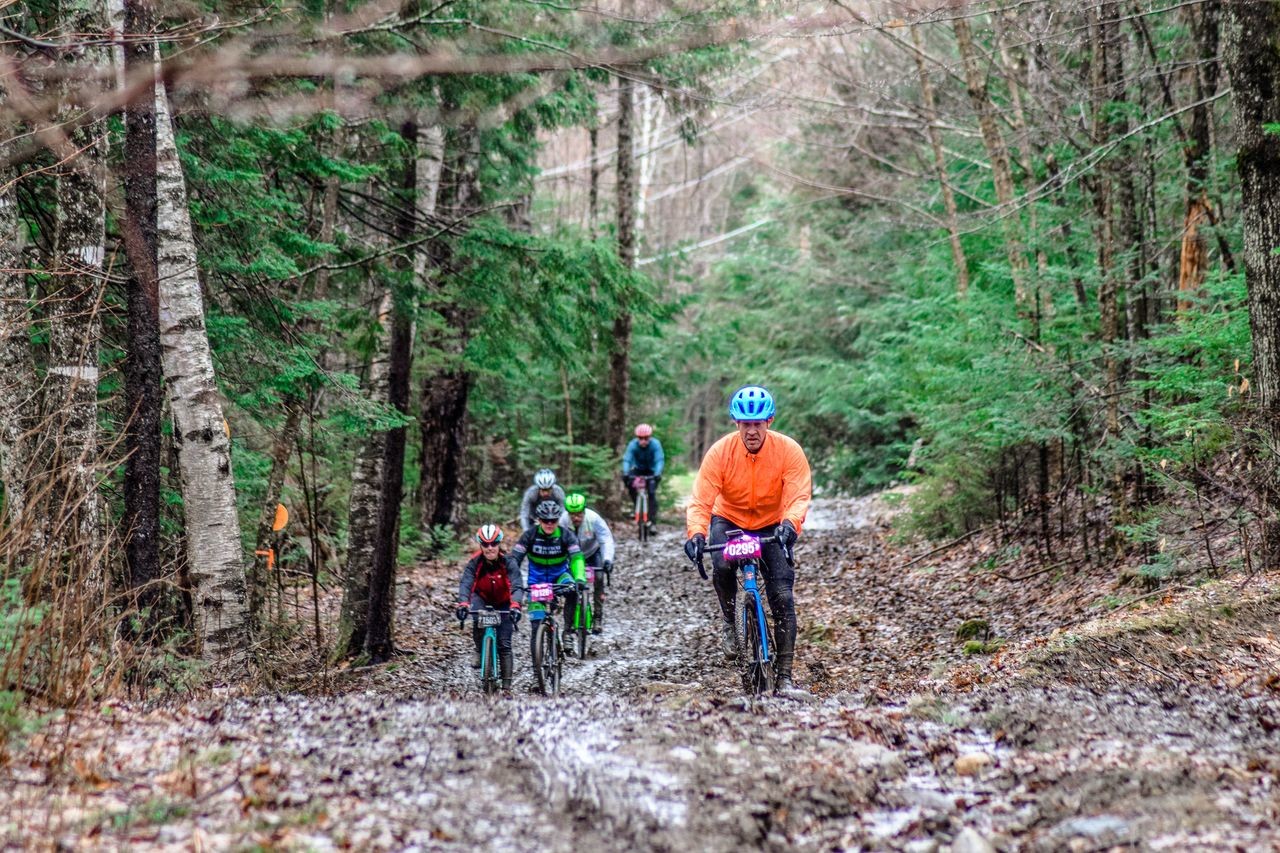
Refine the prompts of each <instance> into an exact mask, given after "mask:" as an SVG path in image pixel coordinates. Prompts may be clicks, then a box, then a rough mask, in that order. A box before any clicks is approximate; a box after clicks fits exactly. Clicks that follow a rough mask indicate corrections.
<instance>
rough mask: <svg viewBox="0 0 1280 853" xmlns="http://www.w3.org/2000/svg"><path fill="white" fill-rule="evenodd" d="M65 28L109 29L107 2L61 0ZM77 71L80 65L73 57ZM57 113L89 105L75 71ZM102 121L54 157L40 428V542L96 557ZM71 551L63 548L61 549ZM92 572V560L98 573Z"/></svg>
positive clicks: (102, 54)
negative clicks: (46, 452) (51, 286)
mask: <svg viewBox="0 0 1280 853" xmlns="http://www.w3.org/2000/svg"><path fill="white" fill-rule="evenodd" d="M61 12H62V14H61V30H62V33H63V34H64V35H65V36H66V37H67V38H74V37H75V35H76V34H79V33H87V32H101V31H103V30H105V29H106V9H105V7H104V6H103V5H102V3H101V2H99V0H76V2H64V3H63V4H62V10H61ZM110 58H111V54H110V52H109V51H108V50H107V49H106V48H105V47H90V48H86V49H85V51H84V54H83V56H82V57H78V59H80V60H81V61H82V62H84V63H87V64H88V65H90V66H92V68H93V69H94V70H95V71H99V72H102V71H105V70H106V68H107V65H108V63H109V62H110ZM73 67H75V68H76V69H77V70H78V71H82V72H83V71H84V70H85V69H84V66H83V65H82V64H79V63H77V64H76V65H75V66H73ZM61 88H62V91H61V92H60V96H61V97H60V103H59V109H58V117H57V121H58V122H59V123H64V122H67V121H70V120H72V119H74V118H78V117H80V116H81V115H83V114H84V113H85V112H86V111H87V110H89V109H90V108H91V107H92V104H91V103H90V102H91V101H93V100H94V97H93V94H92V90H89V91H86V90H85V89H84V88H83V86H82V84H81V82H80V80H79V79H78V78H77V77H73V78H71V80H70V81H68V82H67V83H66V84H64V85H63V86H62V87H61ZM105 134H106V123H105V122H93V123H90V124H88V125H86V126H84V127H81V128H77V129H75V130H73V131H71V132H70V133H69V140H70V144H71V146H72V147H73V148H74V149H75V150H76V151H77V152H79V153H78V155H77V156H75V157H74V158H73V159H69V160H64V161H63V162H62V163H60V164H59V166H58V167H57V171H56V173H55V175H56V186H57V189H56V198H57V209H56V212H55V215H54V224H55V232H54V247H55V248H54V261H53V264H54V269H55V270H56V271H57V275H56V279H55V280H56V281H57V283H58V286H57V288H56V289H55V290H54V292H53V296H52V298H51V299H50V304H51V308H50V315H49V367H48V370H47V371H46V376H45V392H44V404H45V409H46V418H47V420H46V421H45V423H44V425H43V427H42V428H43V429H44V430H46V432H47V433H48V435H49V437H50V438H51V439H52V441H51V443H50V445H48V446H49V447H51V449H52V454H51V458H49V460H48V471H49V474H50V481H49V492H48V504H47V505H46V506H45V507H44V508H43V509H42V513H41V514H42V515H43V517H44V518H45V519H47V526H48V536H49V541H48V542H46V547H51V548H54V549H55V550H56V551H62V552H65V551H66V550H67V549H71V548H74V549H76V550H79V551H80V557H79V559H78V560H77V562H78V563H81V564H83V565H96V564H99V563H100V554H99V551H100V543H101V528H100V523H99V518H98V498H97V482H96V481H97V476H96V473H95V469H96V465H97V458H98V447H97V436H98V428H97V424H98V341H99V338H100V337H101V321H100V319H99V310H100V308H101V306H102V290H103V288H102V284H103V275H102V265H103V258H104V254H105V252H104V245H103V244H104V240H105V234H104V216H105V213H104V211H105V208H104V196H105V193H106V172H105V166H106V136H105ZM67 556H69V554H68V555H67ZM97 574H98V572H97V571H96V570H95V572H94V575H95V576H96V575H97Z"/></svg>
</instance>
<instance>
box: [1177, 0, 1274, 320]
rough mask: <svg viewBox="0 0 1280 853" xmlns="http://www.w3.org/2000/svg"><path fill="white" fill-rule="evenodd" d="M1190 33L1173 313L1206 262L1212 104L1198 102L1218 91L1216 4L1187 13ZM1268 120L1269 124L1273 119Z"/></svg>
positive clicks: (1208, 1)
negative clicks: (1193, 56)
mask: <svg viewBox="0 0 1280 853" xmlns="http://www.w3.org/2000/svg"><path fill="white" fill-rule="evenodd" d="M1188 14H1189V15H1190V16H1191V17H1192V32H1193V33H1194V34H1195V39H1196V44H1197V45H1198V46H1199V51H1198V53H1199V59H1200V62H1199V63H1198V64H1197V66H1196V69H1195V75H1194V78H1193V79H1194V83H1193V86H1192V93H1193V97H1194V99H1195V100H1194V103H1195V104H1196V106H1194V107H1193V108H1192V110H1191V129H1190V132H1189V133H1188V135H1187V139H1186V141H1185V143H1184V145H1185V148H1184V149H1183V161H1184V162H1185V164H1186V169H1187V189H1186V215H1185V216H1184V217H1183V223H1182V251H1181V253H1180V257H1179V260H1178V311H1179V312H1183V311H1187V310H1188V309H1190V308H1191V298H1192V297H1193V296H1195V295H1196V294H1197V293H1199V291H1200V287H1201V285H1203V284H1204V276H1205V272H1206V270H1207V267H1208V260H1209V241H1208V240H1207V239H1206V238H1205V235H1204V232H1203V231H1202V229H1203V228H1204V227H1206V226H1208V225H1210V224H1212V221H1213V202H1212V201H1211V200H1210V198H1209V184H1210V164H1211V158H1212V153H1213V138H1212V135H1213V104H1211V103H1202V102H1203V101H1205V100H1206V99H1207V98H1210V97H1212V96H1213V95H1214V94H1216V93H1217V91H1218V19H1219V16H1220V14H1221V3H1220V2H1219V0H1205V2H1203V3H1200V4H1199V6H1194V7H1192V8H1191V9H1189V10H1188ZM1273 120H1274V119H1273Z"/></svg>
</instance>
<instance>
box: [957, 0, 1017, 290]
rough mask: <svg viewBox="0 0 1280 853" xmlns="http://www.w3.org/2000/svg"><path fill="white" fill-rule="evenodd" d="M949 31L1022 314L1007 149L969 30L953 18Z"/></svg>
mask: <svg viewBox="0 0 1280 853" xmlns="http://www.w3.org/2000/svg"><path fill="white" fill-rule="evenodd" d="M953 28H954V29H955V33H956V44H957V45H958V47H959V49H960V60H961V62H962V63H963V65H964V76H965V83H966V85H967V87H968V91H969V101H970V102H971V103H972V104H973V109H974V112H976V113H977V114H978V128H979V130H980V131H981V132H982V142H983V145H984V146H985V147H986V149H987V157H988V158H989V159H990V160H991V175H992V178H993V180H994V183H995V189H996V202H997V203H998V204H999V206H1000V211H999V213H1000V216H1001V221H1002V222H1003V223H1004V245H1005V252H1006V254H1007V255H1008V258H1009V270H1010V274H1011V276H1012V277H1013V294H1014V303H1015V305H1016V307H1017V310H1018V312H1019V313H1021V314H1023V315H1025V314H1026V313H1027V310H1028V307H1029V306H1028V295H1027V277H1028V272H1029V265H1028V263H1027V255H1026V251H1025V249H1024V247H1023V244H1022V233H1021V232H1022V229H1021V227H1020V225H1019V218H1020V214H1019V213H1018V211H1017V210H1015V209H1014V198H1015V193H1014V183H1013V170H1012V169H1011V168H1010V165H1009V149H1008V147H1007V146H1006V145H1005V142H1004V137H1003V136H1002V135H1001V133H1000V127H999V125H998V124H997V123H996V109H995V105H994V104H992V103H991V96H990V93H989V92H988V91H987V81H986V75H985V74H984V72H983V69H982V68H981V67H979V65H978V58H977V54H976V51H975V50H974V46H973V30H972V29H971V28H970V27H969V21H968V19H967V18H964V17H957V18H956V19H955V21H954V22H953Z"/></svg>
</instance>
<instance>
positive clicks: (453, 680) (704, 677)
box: [0, 504, 1280, 853]
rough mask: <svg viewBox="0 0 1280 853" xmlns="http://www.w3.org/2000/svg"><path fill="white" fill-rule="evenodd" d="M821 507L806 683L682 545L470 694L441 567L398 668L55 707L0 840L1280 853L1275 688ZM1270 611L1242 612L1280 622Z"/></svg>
mask: <svg viewBox="0 0 1280 853" xmlns="http://www.w3.org/2000/svg"><path fill="white" fill-rule="evenodd" d="M855 510H856V511H855ZM840 517H848V518H856V519H859V520H860V521H859V523H858V524H851V525H846V526H843V527H842V526H840V524H839V523H838V521H839V518H840ZM824 518H827V519H828V521H827V522H824V523H823V524H822V525H819V526H818V527H817V529H815V530H813V531H812V532H811V533H810V534H808V535H807V536H806V540H807V541H806V544H805V547H804V549H802V550H801V556H800V560H801V562H800V570H799V571H800V576H801V580H800V581H799V582H798V584H797V598H798V603H799V604H798V606H799V609H800V614H801V617H800V621H801V633H802V640H801V650H800V659H799V664H798V674H799V676H800V681H801V684H802V685H803V686H806V687H808V688H809V691H810V692H809V693H807V694H806V695H802V696H799V697H795V698H774V697H769V698H766V699H763V700H756V699H752V698H749V697H746V696H744V695H742V691H741V689H740V681H739V679H738V677H737V674H736V673H735V672H734V671H733V670H732V669H730V668H729V667H728V666H727V665H726V664H725V662H724V661H723V660H722V659H721V658H720V657H719V655H718V652H717V649H716V646H715V639H716V637H715V633H714V626H715V623H714V619H715V616H716V611H715V605H714V598H713V595H712V593H711V592H710V589H709V588H708V585H706V584H705V582H703V581H701V580H700V578H699V577H698V575H697V573H696V572H694V571H690V570H687V569H686V568H685V564H684V563H683V560H682V557H681V555H680V550H679V547H680V539H679V538H678V535H677V533H676V532H675V531H666V532H663V533H662V534H661V535H659V536H658V537H657V539H656V540H655V541H653V542H651V543H649V544H648V545H647V546H641V545H640V544H639V543H636V542H633V541H624V542H623V543H622V545H621V551H620V556H619V559H618V566H619V568H618V570H617V571H616V572H615V579H614V580H615V582H614V585H613V587H612V589H611V590H610V601H609V609H608V611H607V614H608V617H609V618H608V620H607V622H606V626H605V633H604V634H603V635H602V636H601V637H599V638H596V639H597V642H596V643H595V644H594V646H593V649H592V654H591V655H590V656H589V657H588V659H587V660H584V661H580V660H576V659H570V660H568V661H567V662H566V668H565V677H564V684H563V695H561V696H560V697H559V698H556V699H549V698H545V697H542V696H537V695H533V694H532V693H531V678H530V675H529V669H528V632H527V630H526V628H525V626H521V631H520V633H518V634H517V635H516V658H517V661H518V664H517V668H518V673H517V683H516V690H515V695H514V696H512V697H509V698H496V699H486V698H485V697H484V696H483V695H482V694H480V693H479V692H478V690H477V685H476V683H475V681H476V678H475V674H474V672H473V671H472V670H471V668H470V666H469V655H468V651H467V645H468V640H467V638H466V636H465V635H464V634H462V633H461V632H459V631H458V630H457V626H456V623H454V622H453V621H452V617H451V615H450V613H449V604H450V600H451V595H452V592H451V586H452V584H454V583H456V567H454V566H451V565H450V566H443V565H439V566H434V567H432V566H427V567H422V568H420V569H418V570H415V572H413V573H411V574H410V575H409V577H408V579H407V580H408V583H407V584H406V585H405V587H404V589H403V592H402V594H401V596H400V604H401V618H400V622H399V624H400V629H401V632H402V636H401V644H402V645H403V646H404V647H405V648H406V649H408V650H410V652H411V654H409V655H406V656H405V657H403V658H401V659H399V660H397V661H396V662H395V663H393V664H391V665H389V666H385V667H381V668H378V669H375V670H363V671H359V672H342V673H337V674H334V675H332V676H331V677H329V678H326V679H323V680H321V681H318V682H317V683H316V685H318V686H314V685H313V687H312V688H310V689H308V690H306V691H302V692H296V693H291V694H284V695H243V692H242V691H240V692H225V693H209V694H206V695H202V696H200V697H198V698H195V699H192V700H189V701H186V702H182V703H174V702H166V703H164V704H161V705H157V706H153V707H147V706H142V705H132V704H112V705H109V706H105V707H103V708H100V709H93V710H87V711H83V712H80V713H77V714H74V715H68V716H65V717H62V718H60V719H57V720H55V721H54V722H52V723H51V724H50V725H48V726H47V727H46V728H45V729H44V730H43V731H42V732H41V733H40V734H38V735H36V736H34V737H33V738H31V739H30V740H29V741H28V742H27V744H26V746H25V748H23V749H20V750H17V751H14V752H12V754H11V755H10V757H9V760H8V763H7V764H5V765H4V766H3V767H0V777H3V779H2V780H0V781H3V782H4V785H3V790H0V839H2V840H3V843H4V845H5V846H6V848H11V849H18V848H37V849H39V848H46V849H50V848H67V849H78V848H85V847H88V848H101V849H174V850H189V849H201V850H206V849H213V850H222V849H249V848H276V847H279V848H285V849H307V850H327V849H335V848H341V849H360V850H365V849H390V850H401V849H417V850H448V849H459V850H460V849H475V848H480V849H490V848H498V847H501V848H504V849H513V850H535V849H539V850H571V849H573V850H615V849H627V848H630V849H634V850H681V851H683V850H710V851H719V850H735V849H742V848H747V849H769V850H789V849H798V850H911V851H917V853H924V851H947V850H950V851H955V852H956V853H980V851H990V850H1108V849H1114V848H1119V849H1135V848H1136V849H1169V850H1187V849H1203V850H1221V849H1240V850H1266V849H1274V848H1275V846H1276V845H1280V831H1278V830H1277V826H1278V825H1280V797H1278V796H1277V790H1276V788H1277V785H1278V784H1280V749H1277V747H1280V740H1278V738H1277V728H1278V727H1277V725H1275V724H1274V722H1275V721H1278V720H1280V713H1277V712H1276V708H1275V702H1274V696H1273V693H1274V691H1273V690H1272V689H1270V688H1268V687H1266V686H1265V684H1266V681H1265V679H1253V680H1249V679H1248V678H1246V679H1242V680H1241V681H1240V682H1239V683H1240V684H1241V685H1246V687H1241V688H1238V689H1230V688H1224V687H1223V686H1222V685H1221V684H1220V683H1217V682H1215V681H1214V680H1213V679H1212V678H1210V677H1209V675H1207V674H1206V675H1205V677H1203V678H1197V677H1196V676H1195V674H1194V670H1186V671H1183V670H1177V671H1174V670H1172V669H1170V667H1171V666H1172V664H1169V663H1167V662H1165V661H1163V660H1162V659H1159V660H1156V662H1155V663H1152V662H1150V661H1148V662H1147V664H1148V665H1147V666H1142V665H1139V664H1135V663H1133V658H1134V657H1135V656H1136V657H1137V658H1138V659H1141V658H1142V654H1141V649H1142V648H1143V647H1142V646H1137V647H1136V648H1137V649H1138V650H1139V651H1137V652H1133V649H1132V648H1131V649H1130V652H1133V653H1132V654H1118V655H1115V656H1114V659H1115V661H1117V662H1116V663H1113V664H1108V658H1107V657H1099V656H1098V655H1096V654H1092V655H1091V656H1084V657H1072V655H1073V654H1076V653H1077V651H1078V648H1079V647H1080V646H1077V645H1073V641H1072V640H1071V638H1070V637H1066V638H1064V637H1062V636H1057V639H1056V640H1053V641H1052V642H1051V641H1050V640H1049V639H1046V638H1047V637H1049V635H1050V628H1051V625H1052V622H1053V617H1052V612H1051V610H1050V609H1048V608H1047V607H1045V606H1044V604H1043V602H1041V604H1040V609H1038V610H1036V611H1035V612H1036V616H1035V618H1034V619H1031V618H1029V617H1026V616H1025V614H1022V613H1021V611H1019V613H1013V612H1009V613H1005V612H1003V611H1002V610H1001V607H1003V606H1005V605H1004V604H1003V603H1002V599H1001V598H1000V597H999V595H992V594H990V589H989V588H987V587H984V585H983V584H981V583H976V582H975V583H971V584H970V585H969V589H968V595H969V598H968V599H966V598H965V596H966V592H965V589H964V579H965V577H967V576H966V575H962V574H955V575H950V574H948V573H947V571H946V570H945V569H939V568H937V567H934V568H933V569H932V570H923V569H928V567H922V570H913V571H908V570H906V569H902V568H901V564H902V563H903V562H904V559H903V555H901V554H895V553H893V552H892V551H891V549H889V546H887V545H885V544H884V543H885V539H884V532H885V531H884V529H883V523H884V522H883V518H882V514H880V513H878V512H877V511H875V507H871V506H867V505H860V506H853V507H852V508H850V507H848V506H845V505H843V504H841V505H838V511H836V510H831V511H829V512H828V513H827V515H826V516H824ZM887 549H888V550H887ZM876 554H880V555H881V556H882V558H883V559H879V560H877V558H876V556H875V555H876ZM894 561H896V564H895V562H894ZM877 563H878V565H879V569H877ZM894 565H897V566H898V567H899V568H896V569H894V570H893V571H892V573H891V575H890V574H889V569H890V568H891V567H892V566H894ZM877 572H879V574H878V573H877ZM1021 586H1025V584H1024V585H1021ZM983 589H987V591H988V593H989V594H988V595H986V596H976V595H975V593H977V592H979V591H981V590H983ZM1027 594H1028V593H1027V591H1026V590H1025V589H1019V590H1018V592H1017V595H1016V596H1011V597H1010V598H1009V601H1010V602H1016V601H1021V600H1024V599H1025V597H1026V596H1027ZM1269 602H1270V599H1268V598H1267V597H1266V596H1265V595H1262V596H1260V597H1259V601H1258V603H1257V605H1256V608H1255V610H1254V611H1251V612H1254V613H1255V615H1259V618H1261V617H1262V616H1265V615H1267V614H1271V615H1274V610H1275V609H1276V608H1275V607H1273V606H1272V605H1271V604H1270V603H1269ZM1008 606H1009V607H1010V608H1011V609H1012V608H1013V607H1014V605H1013V604H1009V605H1008ZM1268 608H1269V609H1268ZM968 610H975V611H976V610H981V611H982V612H984V613H990V614H993V615H994V618H995V619H996V620H1003V621H1004V622H1005V623H1007V624H1017V625H1019V626H1022V634H1020V635H1018V636H1015V637H1012V638H1011V640H1013V641H1018V642H1023V643H1025V645H1026V648H1027V649H1028V650H1030V649H1038V650H1039V651H1038V654H1040V655H1041V657H1040V658H1038V659H1036V660H1037V661H1038V663H1036V665H1034V666H1033V665H1032V664H1031V660H1032V657H1031V652H1030V651H1027V652H1026V653H1025V654H1023V653H1022V652H1020V651H1018V650H1017V649H1015V648H1013V646H1015V645H1017V643H1016V642H1014V643H1012V644H1011V647H1010V651H1009V652H1008V657H1007V658H1006V659H1005V660H1004V661H1003V662H1002V661H999V660H996V661H993V660H991V659H989V658H988V659H987V662H986V663H985V664H978V663H975V662H974V661H971V660H968V659H966V658H965V657H964V656H963V655H962V654H959V653H958V652H957V651H956V643H955V640H954V637H953V636H952V635H953V632H954V628H955V622H956V621H957V620H958V619H959V616H960V615H961V613H960V611H964V612H965V614H966V615H967V611H968ZM1249 630H1250V631H1251V632H1252V634H1254V635H1258V636H1257V637H1256V638H1255V639H1256V640H1257V643H1256V644H1255V645H1256V646H1257V649H1261V651H1259V650H1257V649H1255V651H1254V652H1252V654H1253V657H1252V658H1250V660H1251V661H1252V663H1251V664H1249V666H1252V667H1255V668H1257V667H1268V666H1275V665H1277V664H1280V654H1277V653H1278V652H1280V646H1277V647H1276V649H1273V650H1269V651H1268V650H1267V649H1266V648H1265V641H1266V636H1267V635H1266V633H1265V630H1261V628H1260V624H1259V623H1257V622H1256V621H1255V622H1254V623H1251V624H1250V625H1249ZM1108 636H1111V635H1108ZM1184 639H1186V638H1184ZM1053 642H1056V643H1058V645H1059V646H1060V649H1059V650H1058V651H1054V648H1056V647H1054V646H1053ZM1080 642H1082V643H1085V644H1086V645H1087V637H1086V639H1085V640H1082V641H1080ZM1107 642H1112V641H1110V640H1108V641H1107ZM1218 645H1224V644H1222V643H1219V644H1218ZM1225 645H1231V644H1225ZM1251 648H1252V647H1251ZM895 649H896V650H897V653H895ZM1020 654H1022V655H1023V656H1022V657H1018V655H1020ZM1055 655H1057V656H1056V657H1055ZM1015 661H1017V665H1015ZM1055 661H1056V662H1057V663H1055ZM1064 661H1065V663H1063V662H1064ZM1119 661H1127V663H1123V664H1122V663H1120V662H1119ZM1201 664H1202V665H1204V666H1205V667H1207V668H1208V669H1212V666H1210V665H1209V664H1205V663H1204V662H1203V661H1202V662H1201ZM1108 666H1110V667H1111V671H1110V672H1109V673H1108V672H1107V667H1108ZM1151 667H1155V668H1156V669H1157V670H1161V671H1163V672H1164V676H1156V675H1154V674H1153V673H1152V672H1151ZM1073 668H1075V669H1079V668H1084V669H1088V670H1089V671H1090V672H1093V673H1094V676H1093V677H1089V678H1077V677H1075V675H1076V674H1077V673H1076V672H1074V669H1073ZM1277 671H1280V667H1278V668H1277ZM1247 685H1258V686H1257V689H1256V690H1255V689H1250V688H1248V687H1247Z"/></svg>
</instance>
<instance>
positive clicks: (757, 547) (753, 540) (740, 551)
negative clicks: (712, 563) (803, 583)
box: [698, 530, 794, 580]
mask: <svg viewBox="0 0 1280 853" xmlns="http://www.w3.org/2000/svg"><path fill="white" fill-rule="evenodd" d="M726 535H727V536H728V537H729V538H728V540H727V541H725V542H723V543H721V544H719V545H706V546H704V547H703V549H702V551H703V553H704V554H706V553H710V552H712V551H723V552H724V558H725V560H727V561H729V562H732V563H744V562H746V561H748V560H759V559H760V558H761V556H762V555H763V554H764V546H765V545H768V544H769V543H770V542H777V541H778V537H777V536H753V535H752V534H750V533H743V532H742V531H741V530H730V531H727V533H726ZM783 556H785V557H786V558H787V562H788V563H791V562H794V560H793V558H792V554H791V552H790V549H789V548H784V549H783ZM698 573H699V574H700V575H702V579H703V580H706V579H707V570H706V568H705V567H704V566H703V564H702V558H701V557H699V558H698Z"/></svg>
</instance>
